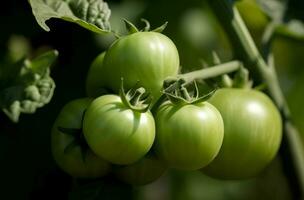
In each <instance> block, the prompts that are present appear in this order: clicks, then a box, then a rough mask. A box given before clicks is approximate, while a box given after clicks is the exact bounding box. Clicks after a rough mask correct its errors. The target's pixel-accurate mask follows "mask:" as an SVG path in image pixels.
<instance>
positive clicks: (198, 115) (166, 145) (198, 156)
mask: <svg viewBox="0 0 304 200" xmlns="http://www.w3.org/2000/svg"><path fill="white" fill-rule="evenodd" d="M155 121H156V139H155V142H156V145H155V150H156V152H157V153H158V155H159V156H160V158H161V159H163V160H164V161H165V162H166V163H167V164H168V165H169V166H170V167H173V168H178V169H186V170H196V169H199V168H202V167H204V166H206V165H207V164H209V163H210V162H211V161H212V160H213V159H214V157H215V156H216V155H217V153H218V152H219V150H220V147H221V145H222V141H223V136H224V126H223V120H222V117H221V115H220V113H219V111H217V109H216V108H215V107H214V106H212V105H211V104H209V103H208V102H203V103H197V104H193V105H192V104H186V105H175V104H173V103H171V102H169V101H168V102H166V103H164V104H162V105H161V106H160V108H159V109H158V111H157V113H156V118H155Z"/></svg>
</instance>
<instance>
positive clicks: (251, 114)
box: [202, 88, 282, 179]
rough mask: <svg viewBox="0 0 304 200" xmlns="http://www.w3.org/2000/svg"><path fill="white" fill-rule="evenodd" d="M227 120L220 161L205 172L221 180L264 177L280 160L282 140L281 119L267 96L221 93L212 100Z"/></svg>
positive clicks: (250, 92)
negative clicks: (261, 174) (273, 162)
mask: <svg viewBox="0 0 304 200" xmlns="http://www.w3.org/2000/svg"><path fill="white" fill-rule="evenodd" d="M209 102H210V103H211V104H212V105H214V106H215V107H216V108H217V109H218V110H219V111H220V113H221V115H222V117H223V120H224V140H223V145H222V147H221V150H220V152H219V154H218V155H217V157H216V158H215V159H214V160H213V161H212V162H211V163H210V164H209V165H208V166H206V167H205V168H203V169H202V172H204V173H205V174H207V175H209V176H211V177H214V178H219V179H246V178H251V177H254V176H256V175H258V173H260V172H261V171H262V170H263V169H264V168H265V167H266V166H267V165H268V164H269V163H270V162H271V161H272V159H273V158H274V157H275V156H276V153H277V152H278V149H279V147H280V143H281V139H282V119H281V115H280V113H279V111H278V109H277V108H276V106H275V105H274V104H273V102H272V101H271V100H270V98H269V97H268V96H266V95H265V94H264V93H262V92H259V91H255V90H251V89H236V88H224V89H219V90H218V91H217V92H216V93H215V94H214V95H213V96H212V97H211V98H210V100H209Z"/></svg>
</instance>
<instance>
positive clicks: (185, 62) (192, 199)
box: [0, 0, 304, 200]
mask: <svg viewBox="0 0 304 200" xmlns="http://www.w3.org/2000/svg"><path fill="white" fill-rule="evenodd" d="M107 2H108V4H109V6H110V8H111V10H112V16H111V25H112V28H113V29H114V30H117V31H119V32H121V33H123V32H124V31H125V29H124V24H123V21H122V18H126V19H128V20H130V21H132V22H134V23H135V24H137V25H141V23H140V18H145V19H148V20H149V21H150V23H151V26H152V27H158V26H160V25H161V24H163V23H164V22H166V21H168V22H169V24H168V26H167V28H166V29H165V31H164V32H163V33H164V34H165V35H167V36H169V37H170V38H171V39H172V40H173V41H174V42H175V44H176V46H177V48H178V50H179V54H180V59H181V65H182V71H183V72H187V71H191V70H194V69H199V68H200V67H201V66H202V59H204V60H206V61H207V62H210V61H211V58H212V51H216V52H217V53H218V55H219V56H220V58H221V60H222V61H223V62H224V61H229V60H231V59H233V53H232V47H233V44H230V43H229V38H227V37H226V35H225V33H224V32H223V30H222V29H221V27H220V25H219V24H218V22H217V21H216V18H215V16H214V15H213V13H212V12H211V11H210V9H209V8H208V6H207V4H206V3H204V1H200V0H187V1H185V0H179V1H176V0H166V1H163V0H153V1H152V0H146V1H140V0H120V1H119V0H115V1H114V0H108V1H107ZM291 2H293V3H292V4H291V9H293V12H291V13H294V15H296V16H297V17H299V18H302V19H303V18H304V12H300V11H301V9H302V11H303V9H304V6H303V3H301V1H296V0H294V1H291ZM237 4H238V8H239V10H240V13H241V14H242V16H243V17H244V20H245V22H246V25H247V26H248V28H249V30H250V32H251V34H252V36H253V38H254V40H255V41H256V43H257V44H259V43H260V42H261V37H262V34H263V31H264V29H265V27H266V25H267V23H268V22H269V18H268V17H267V16H266V15H265V14H263V12H262V11H261V10H260V9H259V7H258V6H257V4H256V3H255V0H243V1H239V2H238V3H237ZM1 5H2V8H3V9H1V14H0V25H1V26H0V58H1V57H2V56H3V55H5V52H6V51H7V48H8V46H7V45H8V41H9V39H10V38H11V37H13V36H22V37H24V38H26V39H27V40H28V41H29V42H30V44H31V45H32V48H33V49H34V50H38V51H39V50H41V49H48V48H53V49H57V50H58V51H59V58H58V61H57V62H56V63H55V64H54V65H53V67H52V77H53V78H54V80H55V82H56V85H57V87H56V90H55V94H54V97H53V99H52V101H51V102H50V103H49V104H48V105H46V106H45V107H43V108H41V109H38V111H37V112H36V113H35V114H33V115H22V116H21V118H20V122H19V123H18V124H14V123H12V122H11V121H10V120H9V119H8V118H7V117H6V116H5V115H4V114H3V113H2V112H1V113H0V199H68V198H71V199H81V197H82V196H83V195H85V194H86V192H88V191H86V190H85V186H86V183H84V184H83V185H84V187H83V188H82V189H83V190H82V189H81V190H78V191H73V189H72V185H73V180H72V179H71V178H70V177H69V176H68V175H66V174H65V173H63V172H62V171H61V170H60V169H58V168H57V166H56V164H55V163H54V161H53V159H52V156H51V150H50V130H51V127H52V124H53V122H54V120H55V118H56V116H57V114H58V113H59V111H60V109H61V108H62V107H63V105H64V104H66V103H67V102H68V101H70V100H73V99H76V98H81V97H84V96H85V77H86V73H87V71H88V69H89V66H90V63H91V62H92V60H93V59H94V58H95V57H96V56H97V55H98V54H100V53H101V52H103V51H104V50H106V49H107V48H108V46H109V45H110V44H111V42H112V41H113V39H114V38H113V37H109V36H100V35H97V34H94V33H91V32H90V31H87V30H85V29H83V28H81V27H79V26H77V25H75V24H71V23H67V22H63V21H60V20H50V21H49V22H48V25H49V26H50V28H51V32H45V31H43V30H42V29H41V28H40V27H39V26H38V24H37V23H36V21H35V19H34V16H33V15H32V12H31V8H30V6H29V4H28V3H27V1H20V0H10V1H6V2H5V3H4V2H3V3H1ZM142 25H143V24H142ZM272 50H273V52H274V57H275V62H276V67H277V68H276V69H277V73H278V76H279V80H280V84H281V87H282V89H283V91H284V94H285V96H286V98H287V101H288V104H289V106H290V108H291V113H292V117H293V120H294V123H295V124H296V126H297V127H298V129H299V131H300V133H302V135H301V136H302V138H304V106H303V103H304V38H302V37H289V36H288V35H286V34H276V36H275V38H274V40H273V45H272ZM98 184H100V183H98ZM98 187H101V188H102V189H101V190H100V191H101V193H104V194H101V195H100V196H102V197H103V198H100V197H96V199H121V198H124V199H142V200H152V199H158V200H167V199H168V200H171V199H172V200H185V199H187V200H198V199H211V200H213V199H214V200H222V199H223V200H224V199H225V200H230V199H233V200H238V199H277V200H279V199H282V200H283V199H284V200H288V199H292V198H293V196H292V193H293V188H292V186H290V185H289V184H288V182H287V178H286V176H285V173H284V171H283V169H282V164H281V159H280V157H277V158H276V159H274V160H273V162H272V163H271V164H270V165H269V166H268V167H267V168H266V169H265V170H264V171H263V173H261V174H260V175H259V176H258V177H256V178H253V179H250V180H242V181H220V180H216V179H212V178H209V177H207V176H205V175H203V174H202V173H200V172H190V171H189V172H188V171H178V170H170V171H168V172H167V173H166V174H165V175H163V176H162V177H161V178H160V179H159V180H158V181H156V182H154V183H152V184H149V185H146V186H141V187H131V186H126V185H123V184H121V183H119V182H116V181H113V180H112V179H111V177H109V178H108V179H107V180H105V181H104V182H103V184H100V185H99V186H98ZM81 192H82V193H81ZM92 199H94V198H93V197H92Z"/></svg>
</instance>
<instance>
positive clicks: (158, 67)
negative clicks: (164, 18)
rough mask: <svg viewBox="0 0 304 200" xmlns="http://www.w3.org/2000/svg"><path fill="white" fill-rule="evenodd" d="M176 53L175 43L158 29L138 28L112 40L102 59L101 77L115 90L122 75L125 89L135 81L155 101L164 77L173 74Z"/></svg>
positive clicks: (175, 65) (175, 67)
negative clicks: (142, 30) (157, 30)
mask: <svg viewBox="0 0 304 200" xmlns="http://www.w3.org/2000/svg"><path fill="white" fill-rule="evenodd" d="M178 69H179V55H178V51H177V48H176V46H175V45H174V43H173V42H172V41H171V40H170V39H169V38H168V37H167V36H165V35H163V34H161V33H157V32H137V33H133V34H130V35H127V36H125V37H121V38H120V39H118V40H117V41H115V42H114V43H113V44H112V45H111V47H110V48H109V50H108V51H107V53H106V55H105V58H104V62H103V74H102V79H103V80H104V81H105V86H106V87H108V88H109V89H112V90H114V91H115V92H118V90H119V89H120V84H121V78H123V79H124V85H125V87H126V89H130V88H131V87H133V86H134V85H135V84H136V83H137V81H139V83H138V84H139V86H142V87H144V88H145V89H146V90H147V91H148V92H149V93H151V96H152V97H153V102H155V101H156V100H157V99H158V98H159V97H160V95H161V90H162V86H163V81H164V80H165V79H166V78H167V77H169V76H174V77H175V76H176V75H177V73H178Z"/></svg>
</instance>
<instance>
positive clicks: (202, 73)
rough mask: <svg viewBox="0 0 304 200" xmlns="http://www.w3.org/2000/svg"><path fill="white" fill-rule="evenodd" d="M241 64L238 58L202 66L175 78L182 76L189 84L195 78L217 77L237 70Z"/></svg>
mask: <svg viewBox="0 0 304 200" xmlns="http://www.w3.org/2000/svg"><path fill="white" fill-rule="evenodd" d="M241 66H242V63H241V62H240V61H238V60H234V61H230V62H227V63H222V64H219V65H215V66H214V67H210V68H204V69H201V70H196V71H192V72H189V73H185V74H180V75H178V77H177V78H182V79H184V80H185V81H186V84H189V83H191V82H193V81H194V80H197V79H201V80H203V79H208V78H213V77H217V76H220V75H223V74H228V73H231V72H234V71H236V70H238V69H239V68H240V67H241Z"/></svg>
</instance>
